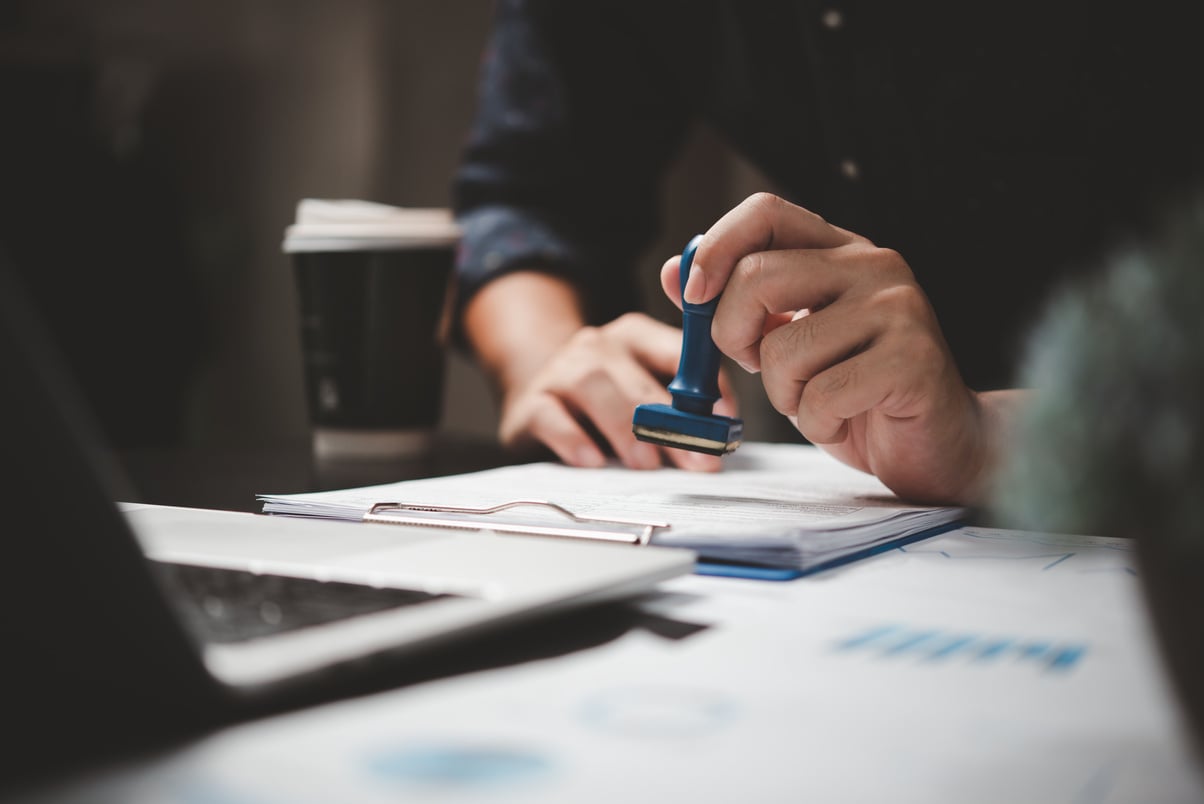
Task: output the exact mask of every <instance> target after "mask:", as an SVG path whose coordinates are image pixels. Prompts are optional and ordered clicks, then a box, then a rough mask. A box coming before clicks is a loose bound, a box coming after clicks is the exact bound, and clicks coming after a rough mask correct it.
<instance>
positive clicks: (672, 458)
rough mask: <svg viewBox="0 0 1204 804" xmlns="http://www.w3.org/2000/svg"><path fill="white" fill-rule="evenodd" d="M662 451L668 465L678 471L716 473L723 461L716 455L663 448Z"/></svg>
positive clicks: (721, 466)
mask: <svg viewBox="0 0 1204 804" xmlns="http://www.w3.org/2000/svg"><path fill="white" fill-rule="evenodd" d="M662 451H663V452H664V454H665V459H666V460H667V461H668V462H669V463H671V464H672V465H673V466H676V467H677V468H678V469H685V470H686V471H687V472H718V471H719V470H720V469H722V468H723V459H722V458H720V457H719V456H718V455H708V454H707V453H705V452H691V451H690V450H686V449H674V448H672V447H664V448H662Z"/></svg>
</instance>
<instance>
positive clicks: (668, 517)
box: [258, 443, 964, 572]
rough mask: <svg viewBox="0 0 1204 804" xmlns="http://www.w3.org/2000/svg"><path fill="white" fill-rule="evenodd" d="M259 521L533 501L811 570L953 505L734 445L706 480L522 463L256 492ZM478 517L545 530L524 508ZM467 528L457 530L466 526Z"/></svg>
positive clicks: (534, 510)
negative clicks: (381, 507)
mask: <svg viewBox="0 0 1204 804" xmlns="http://www.w3.org/2000/svg"><path fill="white" fill-rule="evenodd" d="M258 499H259V500H260V501H261V502H262V503H263V512H264V513H265V514H284V515H290V516H311V517H328V518H334V519H362V518H363V517H364V515H365V514H366V513H368V512H369V511H370V510H371V509H372V507H373V506H374V505H376V504H377V503H382V502H400V503H406V504H411V505H415V506H430V507H434V508H439V507H443V508H447V507H464V508H477V509H480V508H488V507H493V506H500V505H503V504H505V503H508V502H513V501H517V500H541V501H546V502H550V503H554V504H555V505H557V506H559V507H561V508H563V509H566V510H568V511H570V512H572V513H573V514H576V515H578V516H582V517H591V518H597V519H608V520H610V519H613V520H627V521H638V522H643V523H648V524H653V525H657V527H655V528H654V530H653V532H652V537H651V543H652V544H659V545H666V546H673V547H686V548H689V549H692V550H694V551H696V552H697V553H698V555H699V557H700V558H701V559H702V560H704V561H711V562H731V563H736V564H751V565H757V566H764V567H778V568H787V569H793V570H798V571H800V572H807V571H814V570H816V569H822V568H826V567H829V566H833V565H834V564H837V563H843V562H844V561H847V560H851V559H853V558H857V557H861V556H864V555H869V554H871V553H873V552H876V551H878V550H881V549H884V548H886V547H889V546H893V545H897V544H900V543H904V542H907V541H912V540H915V539H918V538H922V537H924V536H927V535H933V534H935V533H937V532H943V531H944V530H947V529H949V528H951V527H953V526H954V525H955V524H956V523H957V522H958V521H959V519H960V518H961V516H962V515H963V514H964V511H963V509H960V508H956V507H930V506H918V505H909V504H907V503H905V502H903V501H901V500H900V499H898V498H897V497H896V496H895V495H894V494H892V493H891V492H890V490H889V489H887V488H886V487H885V486H884V485H883V484H882V483H881V482H879V481H878V479H877V478H875V477H873V476H871V475H868V474H865V473H863V472H860V471H858V470H856V469H853V468H851V467H848V466H846V465H844V464H842V463H840V462H839V461H837V460H836V459H834V458H832V457H831V456H829V455H828V454H827V453H825V452H823V451H822V450H820V449H818V448H816V447H813V446H810V445H804V444H769V443H750V444H745V445H744V446H742V447H741V448H740V450H739V451H738V452H737V453H735V454H733V455H730V456H728V457H726V458H725V459H724V464H723V469H722V470H721V471H719V472H717V473H701V472H687V471H683V470H680V469H672V468H662V469H657V470H652V471H637V470H632V469H627V468H624V467H622V466H619V465H617V464H615V465H611V466H607V467H604V468H600V469H582V468H576V467H570V466H566V465H563V464H559V463H532V464H523V465H517V466H508V467H503V468H499V469H490V470H486V471H483V472H474V473H470V474H462V475H453V476H449V477H438V478H428V479H422V480H410V481H404V482H400V483H392V484H384V485H377V486H364V487H359V488H353V489H343V490H336V491H324V492H314V493H305V494H287V495H274V494H261V495H259V496H258ZM496 516H497V517H498V518H497V519H496V520H489V519H488V518H486V519H485V520H484V524H480V525H479V527H481V528H482V529H489V527H488V522H489V521H498V522H503V521H504V522H506V523H508V524H515V523H519V524H521V523H524V522H525V523H529V524H531V525H533V526H537V525H541V524H544V525H546V524H550V523H552V522H554V521H556V519H557V517H558V516H560V515H559V514H558V513H557V512H555V511H549V510H539V508H538V507H536V506H526V507H516V508H513V509H511V510H507V511H505V512H500V513H499V514H497V515H496ZM470 525H471V523H468V522H467V521H466V526H470Z"/></svg>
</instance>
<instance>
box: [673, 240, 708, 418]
mask: <svg viewBox="0 0 1204 804" xmlns="http://www.w3.org/2000/svg"><path fill="white" fill-rule="evenodd" d="M701 242H702V235H695V236H694V237H692V238H691V239H690V242H689V243H688V244H687V245H686V248H685V250H684V251H682V253H681V292H682V300H681V309H682V336H681V358H680V360H679V361H678V364H677V376H676V377H674V378H673V382H671V383H669V393H670V394H671V395H672V396H673V407H675V408H677V409H678V410H684V411H687V412H689V413H699V414H704V415H705V414H710V412H711V409H712V408H713V407H714V405H715V402H716V401H717V400H718V399H719V364H720V354H719V349H718V347H716V346H715V342H714V341H713V340H711V320H712V319H713V318H714V316H715V308H716V307H717V306H718V305H719V296H715V298H713V299H711V300H710V301H708V302H705V303H703V304H688V303H687V302H686V300H685V292H686V280H687V279H689V275H690V266H691V265H693V264H694V252H696V251H697V250H698V244H699V243H701Z"/></svg>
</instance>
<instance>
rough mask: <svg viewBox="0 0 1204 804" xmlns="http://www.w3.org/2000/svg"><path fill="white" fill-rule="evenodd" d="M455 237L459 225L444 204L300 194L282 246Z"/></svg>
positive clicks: (411, 244)
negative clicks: (418, 205)
mask: <svg viewBox="0 0 1204 804" xmlns="http://www.w3.org/2000/svg"><path fill="white" fill-rule="evenodd" d="M459 239H460V227H459V226H457V225H456V222H455V219H454V218H453V217H452V213H451V210H449V209H443V208H415V207H394V206H389V205H388V204H377V203H375V202H372V201H358V200H355V199H321V198H305V199H302V200H301V201H300V202H299V203H298V204H297V217H296V220H295V222H294V223H292V224H291V225H290V226H288V228H286V229H285V231H284V244H283V248H284V251H285V252H286V253H292V252H298V251H363V250H373V249H381V248H419V247H425V246H447V245H453V244H455V243H456V242H457V241H458V240H459Z"/></svg>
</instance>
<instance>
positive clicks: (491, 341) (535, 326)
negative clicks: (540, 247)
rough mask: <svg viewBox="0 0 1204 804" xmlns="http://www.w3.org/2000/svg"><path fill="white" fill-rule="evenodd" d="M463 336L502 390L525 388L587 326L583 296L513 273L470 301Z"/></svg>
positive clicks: (540, 277) (553, 279)
mask: <svg viewBox="0 0 1204 804" xmlns="http://www.w3.org/2000/svg"><path fill="white" fill-rule="evenodd" d="M462 321H463V327H464V335H465V338H466V339H467V341H468V344H469V346H470V347H471V348H472V350H473V353H474V354H475V355H476V358H477V361H478V362H479V363H480V365H481V367H482V368H483V369H484V371H485V372H486V373H487V374H488V375H489V376H490V377H491V378H492V379H493V381H494V383H495V384H496V385H497V387H498V388H499V389H501V390H502V391H503V392H505V391H506V390H507V389H512V388H517V387H521V386H522V385H523V384H525V383H526V382H527V381H528V380H529V379H530V378H531V377H532V376H533V375H534V374H535V373H536V372H537V371H538V370H539V369H540V367H542V366H543V365H544V364H545V363H546V362H547V360H548V359H549V358H550V357H551V356H552V354H553V353H555V352H556V351H557V350H558V349H559V348H560V347H561V346H562V345H563V344H565V343H566V342H567V341H568V340H569V338H571V337H572V336H573V334H574V333H575V332H577V331H578V330H580V329H581V327H582V326H584V324H585V317H584V315H583V313H582V305H581V299H580V295H579V294H578V292H577V290H576V288H574V287H573V286H572V284H570V283H569V282H568V281H566V280H565V279H562V278H560V277H557V276H553V275H551V274H547V273H542V272H538V271H521V270H520V271H515V272H513V273H508V274H506V275H505V276H501V277H498V278H497V279H495V280H493V281H491V282H489V283H487V284H486V285H485V286H484V287H482V288H481V289H480V290H479V291H478V292H477V293H476V294H475V295H473V297H472V298H471V299H470V300H469V302H468V304H467V306H466V307H465V309H464V314H463V319H462Z"/></svg>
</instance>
